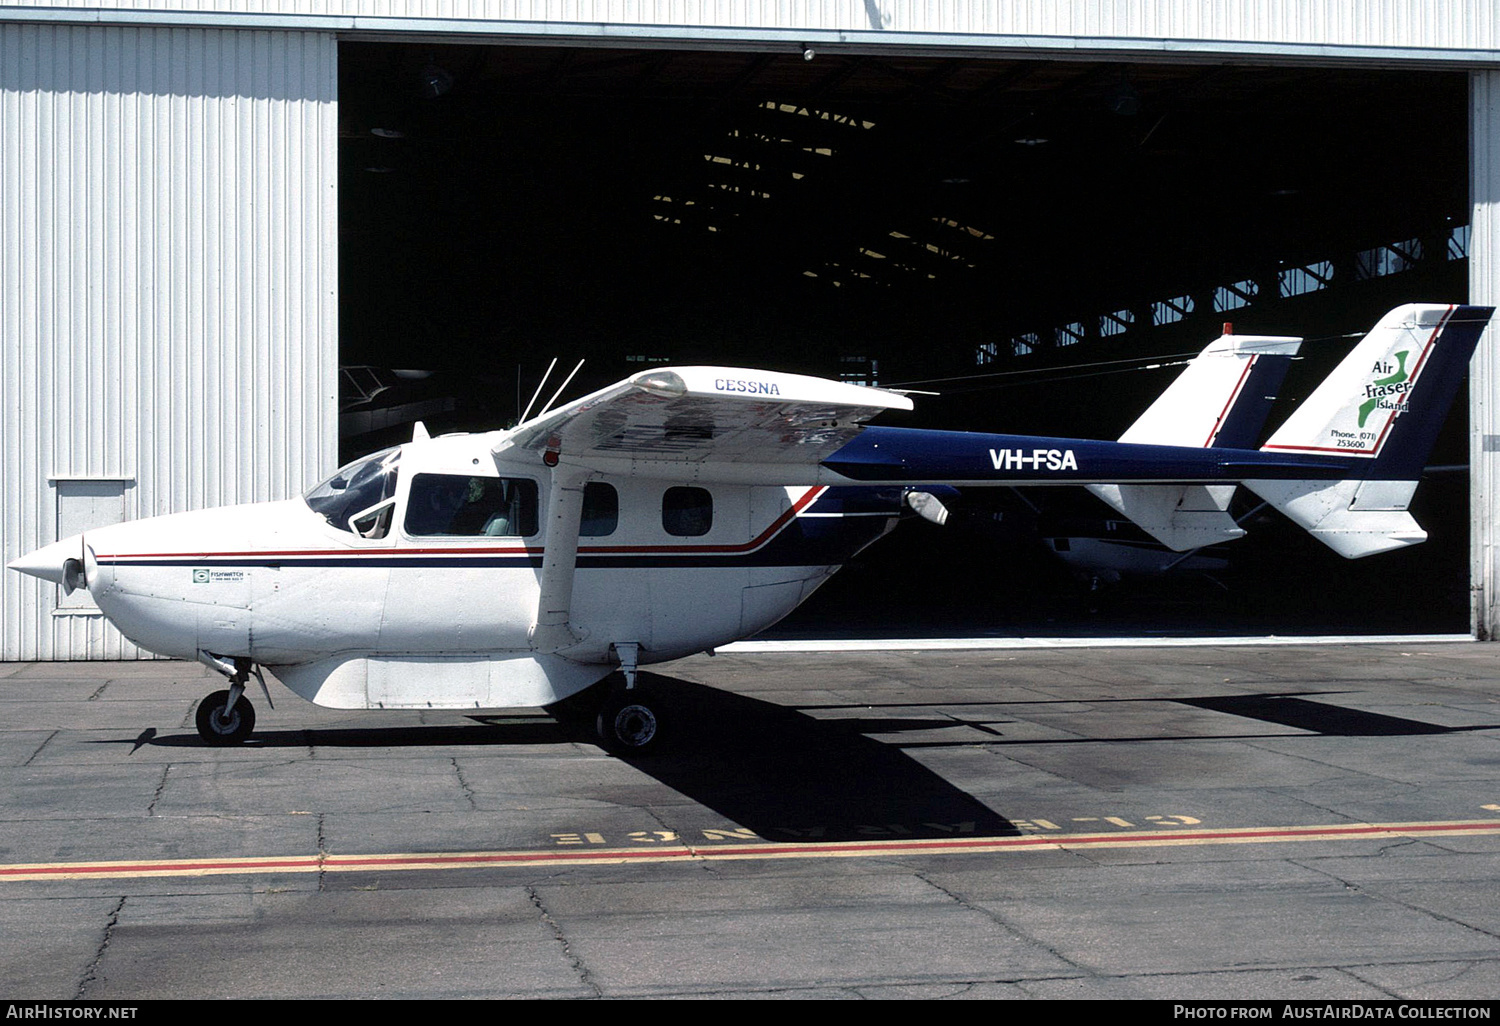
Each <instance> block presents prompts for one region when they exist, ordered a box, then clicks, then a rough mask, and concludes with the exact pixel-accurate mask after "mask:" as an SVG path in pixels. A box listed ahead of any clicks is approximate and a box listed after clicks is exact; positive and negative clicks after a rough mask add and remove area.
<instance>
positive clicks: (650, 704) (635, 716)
mask: <svg viewBox="0 0 1500 1026" xmlns="http://www.w3.org/2000/svg"><path fill="white" fill-rule="evenodd" d="M594 730H595V732H597V733H598V735H599V741H600V743H602V744H603V745H604V747H605V748H606V749H607V750H609V751H611V752H614V753H616V754H618V755H647V754H649V753H651V752H654V751H656V750H657V749H658V748H660V747H661V743H662V719H661V709H660V707H659V706H658V705H657V704H656V702H654V701H653V700H652V699H651V698H650V697H649V696H647V695H645V694H643V693H642V692H641V690H640V689H639V688H635V689H632V690H630V691H616V692H612V693H610V695H609V696H608V697H607V698H605V699H604V702H603V704H602V705H600V706H599V714H598V716H596V717H595V719H594Z"/></svg>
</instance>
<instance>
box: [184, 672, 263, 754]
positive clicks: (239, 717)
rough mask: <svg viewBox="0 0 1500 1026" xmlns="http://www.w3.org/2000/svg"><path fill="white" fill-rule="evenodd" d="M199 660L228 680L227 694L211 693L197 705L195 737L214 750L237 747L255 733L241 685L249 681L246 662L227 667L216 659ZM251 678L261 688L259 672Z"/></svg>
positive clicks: (252, 708)
mask: <svg viewBox="0 0 1500 1026" xmlns="http://www.w3.org/2000/svg"><path fill="white" fill-rule="evenodd" d="M204 655H206V653H204ZM199 658H200V659H202V660H203V662H204V663H205V664H207V665H208V666H209V667H211V668H213V669H215V670H218V671H219V672H221V673H224V674H226V675H227V676H228V677H229V690H227V691H215V692H214V693H213V694H211V695H209V696H208V697H207V698H205V699H204V700H203V701H201V702H199V703H198V712H197V713H196V715H195V716H194V719H195V721H196V722H197V725H198V736H199V737H201V738H202V739H203V740H204V741H206V742H207V743H208V744H211V745H214V746H215V747H223V746H226V745H237V744H240V743H241V742H243V741H244V740H245V739H246V738H247V737H249V736H250V732H251V731H253V730H254V729H255V706H253V705H251V704H250V700H249V699H248V698H246V697H245V682H246V681H247V680H249V679H250V672H251V666H250V660H248V659H245V658H243V657H241V658H236V659H235V660H234V662H233V663H232V664H231V663H229V661H228V660H227V659H224V658H221V657H218V656H209V657H208V658H203V656H202V655H200V657H199ZM231 667H232V672H231ZM255 676H256V679H258V680H260V684H261V687H262V688H264V687H265V685H266V682H265V679H264V678H262V677H261V676H260V671H259V670H256V671H255ZM266 698H267V700H268V701H269V699H270V695H269V694H267V696H266Z"/></svg>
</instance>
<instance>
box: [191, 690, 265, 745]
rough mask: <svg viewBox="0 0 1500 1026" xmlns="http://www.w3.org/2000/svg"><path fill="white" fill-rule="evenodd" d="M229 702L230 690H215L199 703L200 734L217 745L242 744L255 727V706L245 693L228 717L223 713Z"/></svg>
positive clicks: (205, 739)
mask: <svg viewBox="0 0 1500 1026" xmlns="http://www.w3.org/2000/svg"><path fill="white" fill-rule="evenodd" d="M228 704H229V692H228V691H215V692H214V693H213V694H211V695H209V696H208V697H207V698H205V699H204V700H203V701H201V702H199V703H198V714H197V721H198V736H199V737H201V738H202V739H203V740H204V741H206V742H208V743H209V744H211V745H214V746H216V747H222V746H225V745H237V744H240V743H241V742H242V741H244V740H245V738H247V737H249V736H250V732H251V731H252V730H254V729H255V706H253V705H251V704H250V701H249V700H248V699H247V698H246V697H245V696H244V695H241V696H240V700H239V701H238V702H235V703H234V708H233V709H232V710H231V711H230V713H229V716H228V718H227V719H226V718H225V717H224V716H223V715H222V713H223V711H224V707H225V706H226V705H228Z"/></svg>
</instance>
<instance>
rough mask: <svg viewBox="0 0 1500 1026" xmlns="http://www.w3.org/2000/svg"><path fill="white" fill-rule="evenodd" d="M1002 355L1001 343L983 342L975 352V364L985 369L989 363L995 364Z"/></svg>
mask: <svg viewBox="0 0 1500 1026" xmlns="http://www.w3.org/2000/svg"><path fill="white" fill-rule="evenodd" d="M999 355H1000V343H998V342H981V343H980V344H979V345H978V346H977V347H976V348H975V350H974V362H975V363H976V364H978V365H979V366H981V367H983V366H984V365H985V364H987V363H994V362H995V359H996V357H998V356H999Z"/></svg>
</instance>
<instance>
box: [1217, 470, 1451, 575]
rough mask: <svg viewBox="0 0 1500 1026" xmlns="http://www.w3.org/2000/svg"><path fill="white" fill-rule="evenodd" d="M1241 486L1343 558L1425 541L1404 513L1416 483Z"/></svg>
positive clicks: (1252, 483)
mask: <svg viewBox="0 0 1500 1026" xmlns="http://www.w3.org/2000/svg"><path fill="white" fill-rule="evenodd" d="M1245 487H1246V488H1249V489H1250V490H1251V491H1252V492H1254V493H1255V494H1256V495H1259V496H1260V497H1261V498H1262V499H1265V500H1266V501H1267V502H1269V503H1270V504H1271V505H1272V506H1275V507H1276V508H1277V509H1279V510H1280V511H1281V512H1282V513H1285V514H1286V515H1287V516H1288V517H1289V518H1291V520H1292V521H1293V522H1294V523H1296V524H1297V525H1298V526H1299V527H1302V528H1303V529H1304V530H1306V531H1307V532H1308V533H1309V534H1311V535H1312V536H1313V537H1314V538H1316V539H1318V541H1320V542H1322V543H1323V544H1324V545H1327V546H1328V547H1329V548H1330V549H1332V550H1333V551H1335V552H1337V553H1338V554H1339V555H1341V556H1343V557H1344V558H1345V559H1359V558H1360V557H1361V556H1373V555H1375V554H1376V553H1378V552H1390V551H1391V550H1393V549H1400V548H1405V547H1406V546H1408V545H1418V544H1420V543H1422V542H1424V541H1426V540H1427V532H1426V531H1424V530H1422V528H1421V527H1420V526H1419V525H1418V524H1417V522H1416V521H1415V520H1413V519H1412V516H1411V514H1410V513H1408V512H1407V511H1406V507H1407V504H1408V503H1409V502H1410V501H1411V496H1412V493H1413V492H1414V491H1416V488H1417V482H1415V481H1358V480H1346V481H1332V482H1330V481H1246V482H1245Z"/></svg>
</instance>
